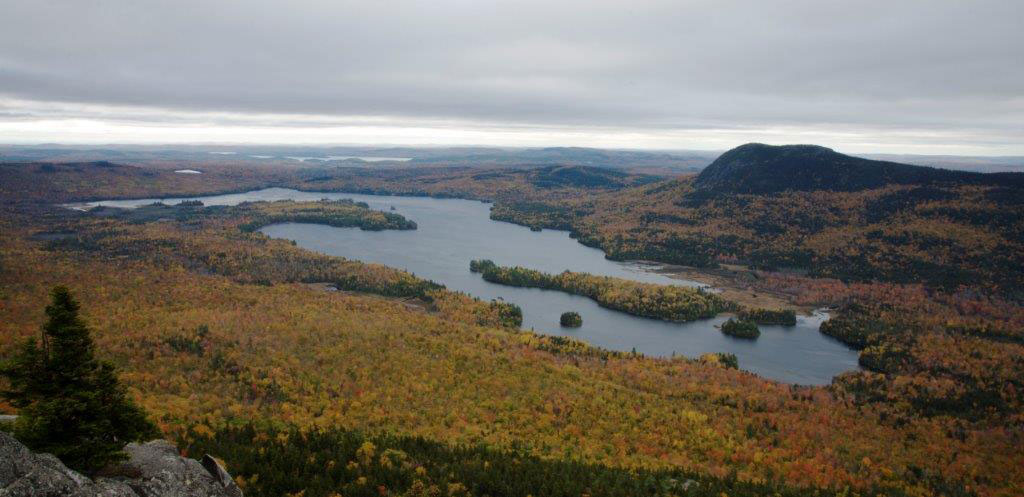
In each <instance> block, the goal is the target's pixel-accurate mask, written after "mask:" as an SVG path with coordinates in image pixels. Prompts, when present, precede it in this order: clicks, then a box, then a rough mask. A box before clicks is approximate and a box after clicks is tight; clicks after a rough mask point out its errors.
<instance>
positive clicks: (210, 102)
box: [0, 0, 1024, 155]
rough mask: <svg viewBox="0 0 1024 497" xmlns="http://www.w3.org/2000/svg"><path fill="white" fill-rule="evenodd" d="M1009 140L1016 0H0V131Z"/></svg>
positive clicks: (475, 139) (181, 137) (236, 136)
mask: <svg viewBox="0 0 1024 497" xmlns="http://www.w3.org/2000/svg"><path fill="white" fill-rule="evenodd" d="M751 141H758V142H764V143H773V144H783V143H815V144H820V145H825V146H829V147H832V148H835V149H837V150H840V151H844V152H850V153H872V152H877V153H917V154H960V155H1024V2H1022V1H1021V0H971V1H960V0H956V1H946V0H920V1H918V0H898V1H896V0H887V1H876V0H858V1H856V2H850V1H841V2H840V1H832V0H814V1H786V0H778V1H760V0H758V1H730V0H715V1H686V0H673V1H657V0H655V1H648V0H629V1H625V0H623V1H603V0H584V1H558V0H545V1H532V0H518V1H508V2H505V1H486V0H429V1H418V2H412V1H403V0H368V1H362V2H352V1H344V0H331V1H321V2H313V1H304V0H291V1H287V2H283V1H282V2H269V1H261V0H246V1H240V0H217V1H209V0H204V1H192V0H176V1H174V2H155V1H140V0H95V1H89V2H82V1H73V0H68V1H57V0H25V1H23V0H0V143H18V144H32V143H83V144H99V143H167V144H173V143H244V144H257V143H259V144H338V145H341V144H393V145H503V146H561V145H564V146H570V145H571V146H591V147H604V148H636V149H714V150H721V149H727V148H730V147H733V146H736V145H740V144H742V143H746V142H751Z"/></svg>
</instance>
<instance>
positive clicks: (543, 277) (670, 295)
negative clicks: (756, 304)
mask: <svg viewBox="0 0 1024 497" xmlns="http://www.w3.org/2000/svg"><path fill="white" fill-rule="evenodd" d="M469 269H470V271H472V272H474V273H480V275H481V276H482V277H483V279H484V280H486V281H489V282H491V283H499V284H502V285H509V286H518V287H528V288H542V289H546V290H558V291H562V292H566V293H570V294H573V295H580V296H583V297H588V298H590V299H592V300H593V301H595V302H597V304H598V305H600V306H601V307H605V308H608V309H612V310H616V311H620V312H625V313H627V314H632V315H634V316H640V317H646V318H654V319H661V320H665V321H675V322H686V321H695V320H698V319H706V318H712V317H715V316H717V315H718V314H719V313H722V312H728V311H736V310H738V307H737V306H736V304H734V303H732V302H729V301H727V300H725V299H723V298H721V297H719V296H718V295H715V294H713V293H710V292H707V291H705V290H703V289H701V288H692V287H684V286H675V285H655V284H653V283H640V282H637V281H632V280H627V279H622V278H613V277H610V276H595V275H592V274H589V273H577V272H572V271H564V272H562V273H559V274H548V273H543V272H540V271H536V270H533V269H528V268H523V267H503V266H498V265H496V264H495V263H494V262H493V261H491V260H488V259H481V260H474V261H471V262H470V264H469Z"/></svg>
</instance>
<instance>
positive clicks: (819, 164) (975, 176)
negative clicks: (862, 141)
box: [694, 143, 1024, 194]
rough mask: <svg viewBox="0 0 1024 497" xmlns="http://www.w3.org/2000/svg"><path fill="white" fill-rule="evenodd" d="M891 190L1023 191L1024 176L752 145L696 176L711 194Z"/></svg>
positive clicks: (730, 153)
mask: <svg viewBox="0 0 1024 497" xmlns="http://www.w3.org/2000/svg"><path fill="white" fill-rule="evenodd" d="M890 184H901V185H907V184H919V185H929V184H979V185H999V186H1014V187H1024V173H987V174H986V173H975V172H967V171H953V170H949V169H938V168H934V167H927V166H914V165H910V164H901V163H898V162H888V161H878V160H871V159H863V158H860V157H852V156H849V155H845V154H841V153H839V152H836V151H834V150H832V149H830V148H826V147H821V146H817V145H765V144H762V143H748V144H746V145H741V146H739V147H736V148H734V149H732V150H729V151H728V152H725V153H724V154H722V155H721V156H720V157H719V158H718V159H716V160H715V161H714V162H712V163H711V165H709V166H708V167H707V168H705V169H704V171H702V172H701V173H700V175H698V176H697V179H696V180H695V181H694V186H695V187H696V188H697V190H698V191H703V192H707V193H752V194H765V193H776V192H783V191H787V190H790V191H812V190H832V191H859V190H869V189H873V188H879V187H882V186H885V185H890Z"/></svg>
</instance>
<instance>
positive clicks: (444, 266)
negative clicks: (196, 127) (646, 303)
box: [87, 188, 857, 384]
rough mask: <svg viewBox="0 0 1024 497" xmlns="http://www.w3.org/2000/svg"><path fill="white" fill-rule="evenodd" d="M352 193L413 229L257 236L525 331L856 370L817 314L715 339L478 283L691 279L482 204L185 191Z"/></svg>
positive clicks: (767, 368)
mask: <svg viewBox="0 0 1024 497" xmlns="http://www.w3.org/2000/svg"><path fill="white" fill-rule="evenodd" d="M322 198H330V199H339V198H351V199H353V200H358V201H363V202H366V203H367V204H369V205H370V207H371V208H374V209H381V210H391V208H392V207H393V208H394V210H395V212H398V213H400V214H402V215H404V216H405V217H407V218H409V219H411V220H413V221H415V222H416V224H417V225H418V226H419V229H417V230H414V231H362V230H360V229H357V228H333V227H329V226H322V225H315V224H298V223H286V224H276V225H272V226H267V227H265V228H263V229H262V231H263V232H264V233H266V234H267V235H269V236H272V237H276V238H285V239H289V240H295V242H296V243H297V244H298V245H299V246H301V247H304V248H307V249H311V250H315V251H318V252H322V253H325V254H330V255H337V256H342V257H346V258H349V259H357V260H361V261H365V262H376V263H380V264H385V265H388V266H392V267H397V268H402V269H406V270H408V271H410V272H412V273H415V274H416V275H417V276H419V277H422V278H427V279H431V280H434V281H436V282H438V283H442V284H444V285H445V286H446V287H448V288H449V289H452V290H460V291H463V292H467V293H469V294H471V295H474V296H477V297H480V298H482V299H487V300H490V299H495V298H502V299H504V300H506V301H509V302H514V303H516V304H518V305H519V306H520V307H522V309H523V327H524V328H527V329H529V328H532V329H534V330H536V331H538V332H541V333H546V334H551V335H565V336H571V337H575V338H579V339H582V340H584V341H586V342H589V343H591V344H594V345H598V346H600V347H605V348H608V349H614V350H622V351H630V350H634V349H635V350H636V351H637V352H640V353H643V354H647V355H652V356H670V355H672V354H681V355H685V356H689V357H697V356H699V355H701V354H703V353H706V352H731V353H733V354H736V357H737V358H738V359H739V364H740V368H741V369H744V370H747V371H752V372H755V373H757V374H760V375H762V376H765V377H768V378H772V379H775V380H779V381H783V382H788V383H800V384H827V383H829V382H830V381H831V379H832V377H833V376H835V375H836V374H839V373H841V372H843V371H848V370H851V369H857V352H856V351H854V350H851V349H849V348H847V347H846V346H845V345H843V344H841V343H840V342H838V341H836V340H834V339H832V338H830V337H828V336H825V335H822V334H820V333H819V332H818V326H819V325H820V324H821V322H822V321H823V320H824V319H826V318H827V316H826V315H824V314H823V313H815V315H812V316H800V317H798V318H797V325H796V326H791V327H784V326H762V327H761V337H760V338H758V339H757V340H742V339H736V338H731V337H728V336H725V335H723V334H722V333H721V332H719V331H718V329H717V328H716V325H719V324H721V323H722V322H723V321H725V317H718V318H714V319H707V320H701V321H695V322H691V323H669V322H664V321H659V320H653V319H646V318H639V317H634V316H630V315H628V314H624V313H620V312H616V311H611V310H608V309H603V308H601V307H599V306H598V305H597V304H596V303H594V302H593V301H591V300H590V299H587V298H584V297H578V296H574V295H567V294H564V293H562V292H557V291H550V290H539V289H529V288H514V287H507V286H503V285H497V284H493V283H488V282H486V281H484V280H483V279H482V278H481V277H480V275H479V274H474V273H471V272H470V271H469V261H470V260H472V259H482V258H487V259H491V260H493V261H494V262H496V263H497V264H499V265H510V266H515V265H519V266H525V267H529V268H533V269H539V270H541V271H546V272H561V271H563V270H566V269H569V270H572V271H583V272H588V273H592V274H599V275H607V276H617V277H620V278H629V279H633V280H638V281H645V282H651V283H662V284H676V285H693V286H697V285H699V283H697V282H692V281H683V280H678V279H672V278H669V277H667V276H665V275H663V274H659V273H657V272H656V271H655V270H656V269H658V267H657V266H649V265H642V264H636V263H623V262H614V261H609V260H607V259H605V258H604V254H603V252H601V251H600V250H597V249H593V248H589V247H585V246H583V245H580V244H579V243H577V242H576V241H575V240H573V239H571V238H569V235H568V233H567V232H564V231H552V230H544V231H542V232H533V231H530V230H529V229H528V228H525V227H522V226H517V225H514V224H509V223H504V222H498V221H492V220H491V219H489V217H488V216H489V212H490V206H489V204H486V203H482V202H477V201H472V200H457V199H434V198H425V197H394V196H384V195H358V194H350V193H318V192H299V191H295V190H288V189H283V188H269V189H265V190H259V191H253V192H247V193H239V194H228V195H216V196H209V197H188V198H187V199H198V200H201V201H203V203H204V204H206V205H234V204H238V203H241V202H245V201H259V200H284V199H292V200H319V199H322ZM181 200H186V198H165V199H144V200H126V201H104V202H93V203H90V204H87V205H89V206H92V205H99V204H103V205H110V206H120V207H136V206H139V205H145V204H150V203H153V202H156V201H163V202H165V203H168V204H172V203H177V202H179V201H181ZM570 310H572V311H577V312H579V313H580V314H581V315H582V317H583V326H582V327H580V328H574V329H567V328H562V327H560V326H559V324H558V318H559V316H560V315H561V314H562V313H563V312H565V311H570Z"/></svg>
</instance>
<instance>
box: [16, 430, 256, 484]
mask: <svg viewBox="0 0 1024 497" xmlns="http://www.w3.org/2000/svg"><path fill="white" fill-rule="evenodd" d="M125 452H126V453H127V454H128V460H127V461H126V462H125V463H124V465H123V466H122V467H121V468H120V470H119V471H118V472H117V473H118V474H121V475H124V476H115V477H99V478H96V479H95V480H92V479H89V478H87V477H85V476H83V475H81V474H79V473H77V472H75V471H72V470H71V469H68V468H67V467H66V466H64V464H63V463H61V462H60V461H59V460H58V459H57V458H56V457H54V456H52V455H50V454H35V453H33V452H32V451H30V450H29V449H28V448H26V447H25V446H24V445H22V444H21V443H20V442H18V441H17V440H15V439H14V438H13V437H11V436H10V435H8V434H6V433H3V432H0V497H57V496H71V497H242V490H241V489H239V488H238V486H237V485H235V482H234V480H233V479H232V478H231V475H229V474H228V472H227V471H225V470H224V468H223V467H222V466H221V465H220V464H219V463H217V461H216V460H215V459H214V458H213V457H211V456H209V455H206V456H204V457H203V461H202V462H201V463H200V462H199V461H196V460H194V459H188V458H184V457H181V456H180V455H178V449H176V448H175V447H174V445H172V444H171V443H170V442H167V441H165V440H154V441H152V442H147V443H144V444H134V443H133V444H128V445H127V446H125Z"/></svg>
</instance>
